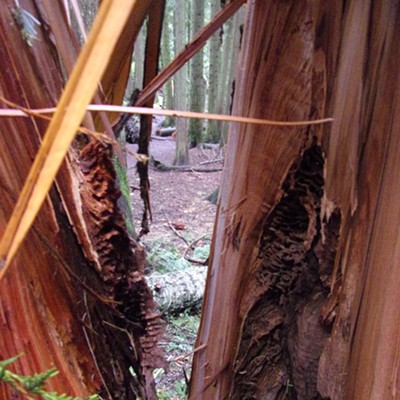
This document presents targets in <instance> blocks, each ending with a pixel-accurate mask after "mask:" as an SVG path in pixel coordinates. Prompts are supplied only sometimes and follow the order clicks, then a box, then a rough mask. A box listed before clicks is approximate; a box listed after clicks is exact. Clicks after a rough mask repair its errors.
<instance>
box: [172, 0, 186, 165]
mask: <svg viewBox="0 0 400 400" xmlns="http://www.w3.org/2000/svg"><path fill="white" fill-rule="evenodd" d="M186 7H187V1H186V0H175V14H174V17H175V56H177V55H178V54H179V52H180V51H181V50H182V49H183V47H184V46H185V44H186V15H187V13H186ZM174 87H175V107H176V108H177V109H178V110H185V109H186V107H187V91H186V88H187V67H186V66H184V67H183V68H181V69H180V70H179V71H178V72H177V73H176V74H175V76H174ZM187 125H188V124H187V120H186V119H183V118H177V119H176V150H175V160H174V164H175V165H188V164H189V152H188V130H187Z"/></svg>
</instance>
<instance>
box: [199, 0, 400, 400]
mask: <svg viewBox="0 0 400 400" xmlns="http://www.w3.org/2000/svg"><path fill="white" fill-rule="evenodd" d="M399 16H400V6H399V4H398V2H396V1H390V0H388V1H384V2H379V4H378V3H377V2H372V1H368V2H365V1H358V0H355V1H352V2H323V1H321V2H311V1H306V0H304V1H289V2H276V1H261V0H254V1H250V2H249V3H248V18H247V29H246V30H245V33H244V38H243V44H242V46H243V47H242V57H241V62H240V68H239V71H240V72H239V75H238V77H237V83H236V93H235V106H234V111H233V113H234V114H239V115H248V116H251V117H258V118H263V117H264V118H271V119H276V120H294V119H312V118H318V117H322V116H333V117H334V122H333V124H332V125H330V126H324V127H319V128H305V129H292V128H290V129H288V128H275V127H269V128H261V127H256V126H249V125H247V126H233V127H232V128H231V132H230V138H229V143H228V150H227V154H228V156H227V160H226V169H225V173H224V177H223V183H222V190H221V199H220V204H219V208H218V213H217V219H216V227H215V235H214V241H213V246H212V256H211V257H210V260H211V262H210V270H209V275H208V283H207V288H206V295H205V302H204V306H203V318H202V322H201V327H200V333H199V338H198V342H197V346H206V347H205V348H204V349H202V350H200V351H199V352H197V353H196V355H195V359H194V369H193V373H192V385H191V398H193V399H226V398H231V399H261V398H265V399H283V398H290V399H320V398H329V399H332V400H333V399H335V400H339V399H377V398H385V399H387V398H393V399H394V398H399V379H398V376H397V375H398V374H397V369H398V367H399V362H398V354H399V345H398V340H397V337H398V335H399V326H400V325H399V322H400V321H399V320H398V318H399V317H398V313H396V311H395V307H396V305H397V304H398V302H399V301H400V299H399V294H398V291H396V289H395V288H396V285H398V284H399V282H398V281H399V274H398V273H397V270H398V268H397V267H398V245H397V242H398V241H397V236H398V232H397V230H398V228H397V227H398V226H399V222H400V221H399V219H398V217H399V205H398V202H396V201H395V200H394V199H396V198H397V197H398V193H397V192H398V188H397V186H398V185H397V186H396V182H397V180H398V169H399V166H398V165H397V164H398V161H397V160H398V157H397V154H398V152H399V148H398V146H399V144H400V143H399V140H398V130H399V124H400V120H399V117H398V115H399V112H398V108H399V103H398V101H399V93H400V91H399V89H400V85H399V78H398V76H399V72H400V71H399V68H400V66H399V63H398V60H399V50H398V46H397V45H396V38H397V37H398V35H399V32H398V31H399V24H398V23H397V22H396V21H398V18H399Z"/></svg>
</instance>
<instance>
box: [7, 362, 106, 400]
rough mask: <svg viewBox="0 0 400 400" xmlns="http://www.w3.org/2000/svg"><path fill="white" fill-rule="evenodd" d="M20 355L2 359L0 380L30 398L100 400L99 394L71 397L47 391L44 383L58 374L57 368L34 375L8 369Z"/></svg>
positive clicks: (45, 399)
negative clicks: (19, 373) (25, 374)
mask: <svg viewBox="0 0 400 400" xmlns="http://www.w3.org/2000/svg"><path fill="white" fill-rule="evenodd" d="M19 357H20V355H18V356H15V357H12V358H9V359H7V360H4V361H0V381H3V382H5V383H7V384H9V385H10V386H11V387H12V388H13V389H14V390H16V391H17V392H19V393H21V394H23V395H24V396H25V397H26V398H28V399H36V398H37V397H36V396H35V395H38V396H40V397H41V398H42V399H43V400H98V399H99V396H98V395H97V394H94V395H92V396H89V397H86V398H83V397H71V396H67V395H66V394H57V393H55V392H46V391H45V390H44V388H43V387H44V385H45V383H46V381H47V380H48V379H50V378H52V377H53V376H56V375H57V374H58V371H57V370H56V369H55V368H50V369H49V370H47V371H45V372H41V373H38V374H35V375H33V376H23V375H18V374H15V373H14V372H11V371H10V370H8V369H7V367H8V365H10V364H12V363H13V362H14V361H16V360H17V359H18V358H19Z"/></svg>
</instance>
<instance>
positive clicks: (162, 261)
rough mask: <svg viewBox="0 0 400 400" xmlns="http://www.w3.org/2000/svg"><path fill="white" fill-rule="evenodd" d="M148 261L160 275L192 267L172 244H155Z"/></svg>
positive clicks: (156, 242)
mask: <svg viewBox="0 0 400 400" xmlns="http://www.w3.org/2000/svg"><path fill="white" fill-rule="evenodd" d="M147 259H148V261H149V263H150V265H151V266H152V267H153V268H154V270H155V271H157V272H160V273H168V272H174V271H179V270H182V269H185V268H188V267H190V263H189V262H188V261H186V260H185V259H184V258H183V257H182V256H181V255H180V254H179V252H178V250H177V249H176V248H175V246H174V245H173V244H170V243H162V242H158V241H155V242H153V243H152V245H151V250H150V252H149V254H148V257H147Z"/></svg>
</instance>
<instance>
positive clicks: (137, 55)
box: [133, 24, 147, 89]
mask: <svg viewBox="0 0 400 400" xmlns="http://www.w3.org/2000/svg"><path fill="white" fill-rule="evenodd" d="M146 31H147V29H146V24H144V25H143V26H142V29H141V30H140V32H139V35H138V37H137V39H136V42H135V50H134V52H133V61H134V63H135V71H134V74H133V77H134V78H133V82H134V89H143V76H144V49H145V46H146Z"/></svg>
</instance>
